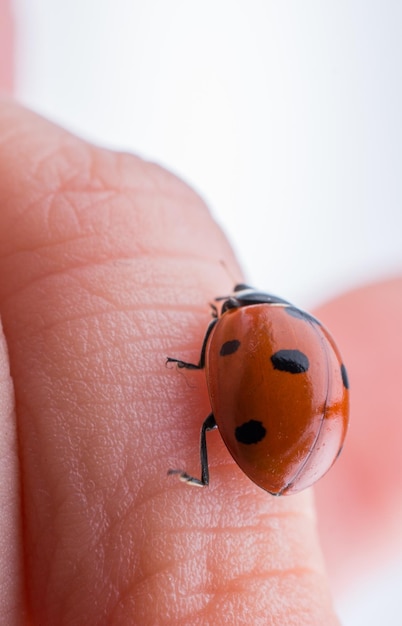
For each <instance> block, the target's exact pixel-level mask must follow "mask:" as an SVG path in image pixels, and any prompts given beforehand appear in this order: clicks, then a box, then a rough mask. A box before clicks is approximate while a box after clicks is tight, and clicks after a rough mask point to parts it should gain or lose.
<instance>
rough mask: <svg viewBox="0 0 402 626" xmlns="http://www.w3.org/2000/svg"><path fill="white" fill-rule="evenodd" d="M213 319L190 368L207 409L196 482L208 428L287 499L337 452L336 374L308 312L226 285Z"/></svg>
mask: <svg viewBox="0 0 402 626" xmlns="http://www.w3.org/2000/svg"><path fill="white" fill-rule="evenodd" d="M215 302H217V303H218V302H222V304H221V307H220V313H219V312H218V306H217V305H211V306H212V314H213V319H212V321H211V322H210V324H209V326H208V329H207V331H206V334H205V338H204V341H203V344H202V349H201V355H200V360H199V363H198V364H193V363H186V362H184V361H181V360H179V359H174V358H170V357H169V358H168V359H167V362H171V363H176V364H177V366H178V367H179V368H185V369H196V370H198V369H204V368H205V375H206V380H207V386H208V392H209V397H210V403H211V409H212V413H211V414H210V415H208V417H207V418H206V420H205V421H204V423H203V425H202V428H201V438H200V458H201V478H196V477H193V476H190V475H188V474H187V473H186V472H183V471H181V470H169V472H168V474H179V477H180V479H181V480H183V481H185V482H187V483H189V484H192V485H198V486H202V487H203V486H206V485H208V483H209V471H208V457H207V447H206V433H207V431H209V430H213V429H214V428H218V429H219V431H220V433H221V435H222V438H223V440H224V442H225V444H226V446H227V448H228V450H229V452H230V454H231V455H232V457H233V459H234V460H235V461H236V463H237V464H238V465H239V467H240V468H241V469H242V470H243V472H244V473H245V474H246V475H247V476H248V477H249V478H250V479H251V480H252V481H254V482H255V483H256V484H257V485H258V486H259V487H262V489H265V490H266V491H268V492H269V493H271V494H272V495H275V496H280V495H285V494H286V495H288V494H293V493H297V492H298V491H301V490H302V489H305V488H306V487H309V486H310V485H312V484H313V483H314V482H316V481H317V480H318V479H319V478H321V476H323V475H324V474H325V473H326V472H327V470H328V469H329V468H330V467H331V466H332V464H333V463H334V461H335V460H336V458H337V457H338V456H339V454H340V452H341V450H342V446H343V442H344V439H345V435H346V431H347V427H348V419H349V418H348V415H349V383H348V376H347V373H346V368H345V366H344V364H343V362H342V359H341V356H340V353H339V351H338V348H337V346H336V344H335V342H334V340H333V339H332V337H331V335H330V334H329V332H328V330H327V329H326V328H325V327H324V326H323V325H322V324H321V323H320V322H319V321H318V320H317V319H316V318H315V317H313V316H312V315H310V314H309V313H306V312H304V311H302V310H301V309H298V308H296V307H295V306H293V305H292V304H290V302H287V301H286V300H282V299H281V298H278V297H276V296H274V295H271V294H268V293H264V292H261V291H257V290H256V289H253V288H252V287H249V286H247V285H243V284H239V285H236V286H235V288H234V290H233V293H232V294H231V295H229V296H225V297H224V298H216V299H215Z"/></svg>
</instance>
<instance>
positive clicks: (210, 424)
mask: <svg viewBox="0 0 402 626" xmlns="http://www.w3.org/2000/svg"><path fill="white" fill-rule="evenodd" d="M214 428H217V424H216V421H215V417H214V415H213V413H211V414H210V415H208V417H207V419H206V420H205V421H204V423H203V425H202V427H201V436H200V461H201V479H200V478H195V477H194V476H190V475H189V474H187V472H183V471H182V470H175V469H170V470H168V474H169V475H171V474H178V475H179V478H180V480H182V481H183V482H185V483H188V484H189V485H195V486H196V487H206V486H207V485H208V484H209V468H208V453H207V438H206V433H207V432H208V431H209V430H214Z"/></svg>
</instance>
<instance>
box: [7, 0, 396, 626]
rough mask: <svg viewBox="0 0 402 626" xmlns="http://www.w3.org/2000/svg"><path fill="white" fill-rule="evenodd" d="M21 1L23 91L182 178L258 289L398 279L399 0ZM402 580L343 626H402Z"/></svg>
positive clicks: (352, 606)
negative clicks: (208, 210) (204, 205)
mask: <svg viewBox="0 0 402 626" xmlns="http://www.w3.org/2000/svg"><path fill="white" fill-rule="evenodd" d="M14 9H15V10H14V12H15V17H16V30H17V42H18V43H17V69H18V72H17V85H16V88H17V94H18V96H19V98H20V99H21V100H22V101H23V102H24V103H26V104H27V105H29V106H31V107H32V108H34V109H36V110H37V111H39V112H41V113H43V114H44V115H46V116H48V117H50V118H51V119H53V120H55V121H56V122H58V123H60V124H62V125H63V126H65V127H67V128H69V129H71V130H72V131H73V132H76V133H78V134H80V135H81V136H84V137H86V138H87V139H89V140H91V141H93V142H95V143H100V144H103V145H106V146H108V147H111V148H115V149H118V150H125V151H130V152H136V153H138V154H140V155H141V156H143V157H144V158H146V159H150V160H153V161H157V162H159V163H160V164H162V165H164V166H166V167H167V168H168V169H170V170H172V171H174V172H175V173H176V174H178V175H179V176H180V177H182V178H183V179H185V180H186V181H187V182H188V183H189V184H190V185H192V186H193V187H194V188H195V189H196V190H197V191H198V192H199V193H200V194H201V195H202V196H203V197H204V199H205V200H206V202H207V203H208V205H209V206H210V208H211V211H212V212H213V214H214V216H215V218H216V220H217V221H218V222H219V223H220V224H221V225H222V227H223V228H224V230H225V231H226V233H227V235H228V236H229V238H230V240H231V241H232V243H233V245H234V247H235V249H236V250H237V254H238V256H239V258H240V260H241V262H242V264H243V267H244V269H245V271H246V274H247V277H248V280H249V281H250V282H251V283H252V284H255V285H258V286H259V287H261V288H265V289H267V290H270V291H273V292H275V293H278V294H279V295H281V296H283V297H285V298H287V299H290V300H292V301H295V302H296V303H297V304H299V305H301V306H306V307H311V306H313V305H317V304H320V303H321V302H324V301H325V300H327V299H328V298H330V297H332V296H335V295H337V294H339V293H341V292H344V291H345V290H347V289H350V288H352V287H354V286H357V285H361V284H364V283H367V282H370V281H372V280H374V279H380V278H383V277H389V276H392V275H397V274H400V273H401V270H402V177H401V165H402V158H401V157H402V122H401V119H402V116H401V111H402V89H401V70H402V37H401V32H402V28H401V27H402V3H400V2H398V1H397V0H393V1H392V0H382V1H380V0H337V2H336V3H335V2H326V3H324V2H320V1H319V0H315V1H313V0H303V2H300V0H287V1H286V2H278V1H275V0H248V1H247V2H245V1H244V0H214V1H211V0H203V2H189V1H188V0H187V1H185V0H169V1H166V0H147V2H145V1H144V0H143V1H142V2H141V1H139V0H113V2H111V0H69V1H68V2H62V1H59V2H55V0H35V2H32V0H14ZM207 245H208V242H206V246H207ZM345 567H347V564H345ZM401 581H402V572H401V570H400V569H399V568H398V567H397V566H395V567H393V568H392V569H389V570H386V571H382V572H381V573H380V575H379V576H378V577H376V576H374V577H373V576H371V575H370V577H367V579H365V580H362V581H360V582H359V584H358V585H356V587H355V588H353V589H351V590H350V592H349V593H348V592H344V593H343V594H341V595H340V596H339V597H337V598H336V605H337V609H338V612H339V614H340V615H341V618H342V623H343V624H344V626H360V625H363V624H364V626H374V625H375V626H378V624H379V623H383V624H387V626H393V625H394V624H395V625H397V624H398V625H399V626H400V624H401V621H402V617H401V609H400V589H401ZM385 612H386V615H387V617H385V616H384V613H385ZM395 620H396V621H395Z"/></svg>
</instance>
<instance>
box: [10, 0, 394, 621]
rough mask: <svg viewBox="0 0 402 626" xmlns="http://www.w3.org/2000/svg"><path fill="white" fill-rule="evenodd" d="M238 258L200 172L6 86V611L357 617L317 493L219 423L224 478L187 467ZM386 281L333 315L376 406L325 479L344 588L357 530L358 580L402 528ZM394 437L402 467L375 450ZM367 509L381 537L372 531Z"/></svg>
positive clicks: (157, 617) (125, 617)
mask: <svg viewBox="0 0 402 626" xmlns="http://www.w3.org/2000/svg"><path fill="white" fill-rule="evenodd" d="M3 7H5V4H4V3H3V4H0V9H2V8H3ZM10 58H11V57H10ZM10 67H11V65H10ZM4 76H7V72H6V73H5V74H4ZM3 86H6V83H3ZM221 261H224V262H225V265H226V268H224V267H223V266H222V263H221ZM228 274H231V275H233V276H234V277H235V278H236V279H238V280H240V279H241V272H240V270H239V268H238V266H237V264H236V261H235V259H234V257H233V254H232V252H231V250H230V247H229V245H228V243H227V241H226V239H225V238H224V236H223V234H222V232H221V231H220V230H219V228H218V227H217V225H216V224H215V222H214V221H213V220H212V218H211V216H210V214H209V212H208V210H207V209H206V207H205V206H204V204H203V202H202V201H201V200H200V198H199V197H198V196H197V195H196V194H195V193H194V192H192V191H191V190H190V189H189V188H188V187H187V186H186V185H185V184H184V183H183V182H181V181H179V180H177V179H176V178H175V177H173V176H172V175H171V174H169V173H168V172H166V171H164V170H162V169H161V168H159V167H157V166H155V165H153V164H150V163H145V162H144V161H141V160H140V159H138V158H135V157H132V156H128V155H121V154H116V153H112V152H108V151H106V150H101V149H99V148H95V147H93V146H91V145H89V144H87V143H85V142H83V141H81V140H80V139H78V138H76V137H73V136H71V135H70V134H68V133H67V132H65V131H64V130H62V129H60V128H58V127H56V126H54V125H52V124H50V123H49V122H47V121H45V120H43V119H41V118H40V117H38V116H36V115H34V114H32V113H30V112H28V111H26V110H24V109H23V108H21V107H19V106H18V105H16V104H14V103H13V102H11V101H9V100H7V99H5V100H3V101H2V102H0V314H1V318H2V322H3V328H4V338H2V340H1V341H0V428H1V437H0V464H1V467H0V475H1V476H2V481H1V489H0V498H1V502H0V541H1V545H0V568H1V572H0V573H1V576H0V614H1V615H2V616H6V617H7V620H6V621H7V623H8V624H10V625H12V624H34V625H36V624H41V625H42V626H43V625H45V626H46V625H48V624H49V625H53V624H60V625H61V626H62V625H63V624H138V625H140V626H147V625H153V626H154V625H155V624H158V626H159V625H160V626H165V625H170V624H171V625H172V626H173V625H175V626H177V625H179V626H180V625H183V626H184V625H186V626H188V625H189V624H191V625H195V626H196V625H198V624H200V625H201V624H202V625H208V624H216V623H219V624H233V623H236V624H253V625H256V626H258V625H259V624H261V625H262V624H264V625H266V624H270V626H276V625H278V626H279V625H281V626H283V624H290V625H292V624H297V626H303V625H309V626H315V625H317V626H318V625H320V626H321V625H322V624H326V625H328V626H332V625H335V624H337V623H338V622H337V619H336V617H335V616H334V612H333V609H332V604H331V597H330V593H329V591H328V589H329V585H328V579H327V576H326V572H325V569H324V566H323V559H322V555H321V551H320V548H319V538H318V534H317V524H316V515H315V510H314V504H313V498H312V491H311V490H307V491H305V492H303V493H301V494H299V495H296V496H291V497H288V498H279V499H276V498H273V497H271V496H269V495H268V494H266V493H265V492H263V491H262V490H260V489H258V487H256V486H254V485H253V484H252V483H251V482H250V481H249V480H248V479H247V477H245V476H244V475H243V474H242V473H241V471H240V470H239V469H238V468H237V466H236V465H235V464H234V462H233V461H232V459H231V457H230V456H229V454H228V452H227V450H226V448H225V447H224V445H223V443H222V441H221V439H220V437H219V434H218V433H217V432H213V433H210V434H209V435H208V448H209V457H210V470H211V485H210V487H209V488H208V490H202V489H197V488H191V487H188V486H185V485H183V484H181V483H180V482H179V481H178V480H176V478H175V477H174V476H171V477H167V476H166V471H167V469H168V468H169V467H178V466H179V467H183V468H185V469H186V470H188V471H189V472H194V473H198V471H199V467H198V435H199V428H200V425H201V423H202V421H203V419H204V417H205V416H206V415H207V413H208V412H209V403H208V397H207V392H206V387H205V380H204V376H203V374H202V372H185V373H184V372H178V371H177V370H176V369H175V368H174V367H168V368H167V367H165V363H164V359H165V356H166V355H171V356H180V357H181V358H184V359H185V360H188V361H195V360H197V357H198V354H199V348H200V345H201V343H202V338H203V335H204V332H205V328H206V324H207V322H208V321H209V319H210V317H209V309H208V306H207V303H208V301H210V300H211V298H212V297H213V296H215V295H217V294H225V293H227V292H228V291H229V290H230V289H231V287H232V282H233V280H232V279H229V278H228ZM380 288H382V286H374V287H372V288H368V289H367V290H363V291H361V292H357V295H356V294H355V295H354V294H349V295H348V296H345V298H344V299H340V300H338V301H337V302H335V303H333V304H331V305H328V307H325V308H324V309H322V311H320V314H321V313H322V315H321V317H322V318H323V320H324V321H325V322H328V325H330V326H331V329H333V331H334V334H335V335H336V336H337V337H339V343H340V344H341V345H342V347H343V353H344V356H345V361H346V362H347V363H348V367H349V373H350V375H351V380H352V385H353V388H354V392H353V394H354V395H353V398H354V400H353V402H354V404H355V407H356V409H354V414H353V424H354V425H353V428H352V429H351V433H350V438H349V442H348V443H347V448H346V450H345V452H344V454H343V457H342V458H341V460H340V461H339V463H338V464H337V466H338V467H339V470H338V469H337V467H335V468H334V469H333V470H332V471H331V473H330V474H329V475H328V479H327V478H325V479H324V480H323V481H322V485H323V487H322V489H321V487H319V490H318V505H319V510H320V520H321V521H322V522H323V523H322V527H323V528H324V529H325V528H326V529H329V530H327V532H323V533H322V538H323V543H324V546H325V548H326V553H328V556H329V561H328V562H329V567H330V571H331V573H332V578H333V580H334V581H335V582H336V580H337V572H339V577H341V576H342V575H344V574H345V569H347V568H345V561H343V563H342V559H347V562H348V563H349V556H350V552H349V550H350V546H353V545H354V546H355V549H354V551H353V554H354V555H355V556H354V565H355V569H354V572H355V573H356V574H358V573H359V563H358V557H359V555H360V556H361V555H362V554H363V553H364V554H367V553H369V554H372V552H370V550H367V545H370V546H372V545H373V543H374V542H373V538H374V536H375V537H376V538H377V544H378V543H381V545H383V546H384V549H383V553H385V552H386V549H385V547H386V545H387V544H386V543H385V542H384V541H383V542H378V537H379V536H382V535H380V534H379V529H380V528H384V524H385V522H387V523H388V526H387V529H389V527H390V526H391V525H392V524H393V526H394V527H395V528H397V525H398V524H399V526H400V515H399V517H398V510H397V508H396V505H395V504H394V502H395V498H394V497H393V496H392V493H394V486H395V483H396V487H397V489H400V484H399V483H398V480H399V478H396V476H395V474H396V473H397V474H398V476H399V472H396V469H397V459H398V458H399V453H398V451H397V441H398V428H399V430H400V426H399V423H400V422H399V421H398V420H395V415H397V413H396V411H397V410H398V409H399V410H400V407H399V406H398V404H397V402H399V399H398V400H397V399H396V397H395V396H396V394H395V393H392V388H393V387H392V384H393V383H394V384H395V382H396V380H397V369H395V368H397V367H399V371H400V366H401V365H402V364H401V363H400V361H398V355H397V351H396V350H394V351H393V352H392V354H393V355H394V357H393V359H394V360H390V359H389V358H388V359H387V358H386V357H387V356H388V352H387V350H389V349H390V348H392V346H393V345H394V341H393V338H394V333H393V332H392V329H393V328H395V324H396V323H397V320H399V319H400V317H401V314H402V302H401V301H400V298H399V293H400V292H401V284H400V282H398V281H395V282H393V283H392V284H390V285H388V287H387V288H386V294H387V298H388V299H387V300H386V301H384V300H379V299H378V296H377V294H378V293H379V291H378V290H379V289H380ZM384 293H385V292H384V291H382V292H381V294H382V295H384ZM380 301H381V302H382V303H383V306H382V308H379V307H378V308H376V305H378V303H379V302H380ZM367 311H368V312H369V323H371V326H370V331H371V332H372V334H371V335H370V336H371V337H372V338H373V340H372V343H371V344H370V343H369V342H367V337H366V335H365V334H364V333H363V328H362V324H361V320H362V315H364V314H365V313H367ZM385 318H386V319H387V324H385V323H384V324H381V319H385ZM380 330H381V333H380V332H379V331H380ZM380 334H381V337H380ZM380 340H381V341H380ZM372 345H375V346H376V354H378V351H380V358H381V357H382V358H381V363H382V366H383V367H382V369H381V376H382V377H384V379H385V378H387V380H388V387H387V388H386V390H387V392H389V396H388V395H387V396H386V397H387V406H386V409H387V410H385V411H383V413H382V421H381V426H380V425H379V422H378V419H376V417H377V414H378V413H376V409H377V410H378V407H379V406H380V407H381V404H380V400H379V404H377V405H376V407H374V406H372V405H373V400H372V397H371V396H370V394H368V393H367V389H368V388H369V389H370V390H372V393H373V394H375V393H376V392H378V390H379V389H383V387H382V386H380V385H378V368H375V367H374V366H373V368H372V370H371V373H370V368H369V365H368V361H371V363H373V359H372V358H369V356H370V357H372ZM362 350H363V351H364V350H365V352H363V356H362ZM369 350H370V355H369ZM381 351H382V352H381ZM362 360H363V363H364V365H365V366H367V367H366V369H365V370H364V375H363V373H361V372H362V370H361V367H362ZM10 371H11V378H10V374H9V372H10ZM359 373H360V374H359ZM367 376H368V377H369V378H368V382H367V378H366V377H367ZM394 388H395V387H394ZM377 396H378V397H380V394H378V393H377ZM377 396H375V397H377ZM14 398H15V403H14ZM381 398H383V396H382V394H381ZM368 418H370V424H371V427H370V428H369V429H367V427H366V426H367V424H366V420H367V419H368ZM391 418H392V420H393V421H392V426H393V431H392V432H393V437H392V441H391V445H390V441H389V437H387V435H386V432H387V431H386V428H384V426H386V424H387V420H391ZM360 422H361V423H360ZM359 424H360V428H363V430H364V432H365V433H366V437H365V441H366V443H367V445H365V446H363V447H362V446H361V436H360V434H359V432H362V431H361V430H360V428H359ZM390 424H391V422H390ZM380 430H381V432H382V433H383V437H382V440H381V446H380V447H378V446H376V442H377V441H378V435H379V431H380ZM394 434H395V436H394ZM399 435H400V433H399ZM399 440H400V437H399ZM359 444H360V445H359ZM383 446H385V449H386V450H387V457H388V459H389V463H387V464H381V463H376V464H375V465H374V464H373V463H371V462H370V461H371V459H372V458H373V457H372V454H373V452H376V451H377V452H378V449H380V450H383V449H384V448H383ZM356 467H358V468H362V467H363V468H364V477H363V478H364V481H362V479H361V474H359V475H358V476H357V477H356V478H355V476H356ZM359 477H360V479H359ZM373 479H374V480H375V483H374V484H375V485H377V488H375V489H374V490H373V489H372V488H371V483H370V481H371V480H373ZM326 480H329V481H332V482H331V483H327V488H326V489H325V488H324V481H326ZM365 481H367V482H365ZM328 484H329V485H330V487H328ZM362 484H366V485H367V488H366V489H361V486H362ZM380 487H381V497H380V496H379V495H378V492H379V490H380V489H379V488H380ZM373 493H374V495H375V497H373ZM339 495H341V496H343V498H342V497H339ZM342 499H343V501H344V502H345V505H344V506H345V508H343V509H342V507H340V506H339V503H340V502H341V501H342ZM397 499H398V498H397ZM398 501H400V497H399V499H398ZM383 510H386V511H387V515H386V518H385V519H384V518H383V516H382V511H383ZM374 512H376V515H374ZM351 520H352V523H351ZM363 520H365V523H366V524H367V520H370V523H369V524H368V529H367V534H366V535H365V539H368V540H369V544H367V543H363V540H362V539H361V541H360V543H359V542H356V536H357V535H358V536H359V537H361V535H360V534H359V533H361V522H362V521H363ZM334 527H335V528H336V530H337V532H336V533H335V534H334V532H333V531H332V532H331V530H332V529H333V528H334ZM395 534H396V533H394V535H395ZM334 536H335V538H336V541H334ZM389 537H390V541H389V542H390V543H391V540H392V539H391V535H389ZM331 542H332V543H331ZM356 561H357V563H356ZM373 562H374V561H373ZM373 562H372V563H373ZM366 566H367V564H366Z"/></svg>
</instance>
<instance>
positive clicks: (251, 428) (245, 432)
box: [235, 420, 267, 445]
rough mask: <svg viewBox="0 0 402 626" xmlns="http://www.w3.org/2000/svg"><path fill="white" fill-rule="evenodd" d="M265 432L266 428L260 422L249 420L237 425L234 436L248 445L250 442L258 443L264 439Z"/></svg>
mask: <svg viewBox="0 0 402 626" xmlns="http://www.w3.org/2000/svg"><path fill="white" fill-rule="evenodd" d="M266 434H267V430H266V428H265V427H264V426H263V423H262V422H258V421H257V420H249V421H248V422H244V424H242V425H241V426H238V427H237V428H236V430H235V437H236V439H237V441H238V442H239V443H245V444H247V445H250V444H252V443H258V442H259V441H261V440H262V439H264V437H265V435H266Z"/></svg>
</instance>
